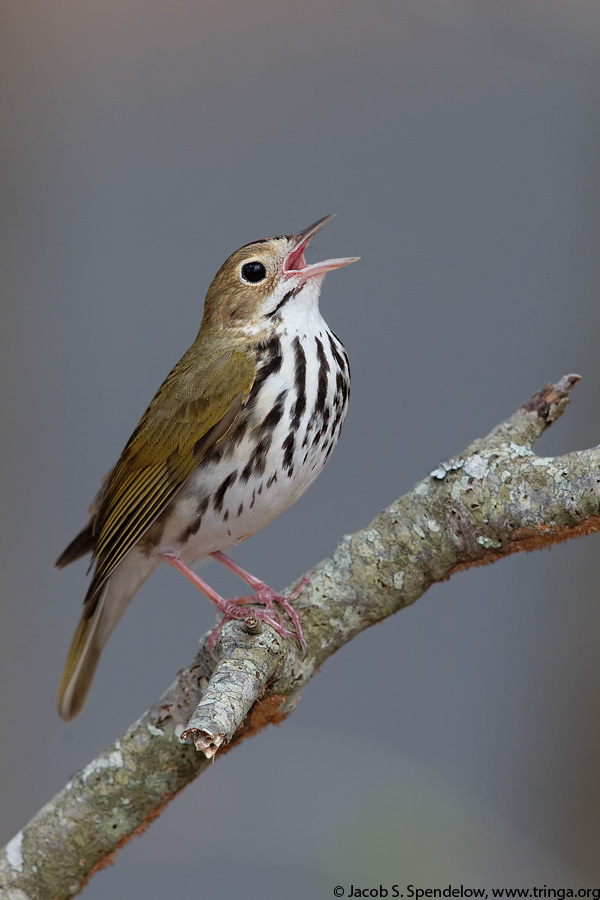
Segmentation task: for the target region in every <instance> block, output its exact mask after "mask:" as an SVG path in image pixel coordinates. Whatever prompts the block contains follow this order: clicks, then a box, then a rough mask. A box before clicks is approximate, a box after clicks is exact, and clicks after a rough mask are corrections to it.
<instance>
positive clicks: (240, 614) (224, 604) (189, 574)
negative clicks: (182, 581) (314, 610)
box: [161, 550, 293, 659]
mask: <svg viewBox="0 0 600 900" xmlns="http://www.w3.org/2000/svg"><path fill="white" fill-rule="evenodd" d="M161 556H162V557H163V559H166V561H167V562H168V563H170V564H171V565H172V566H173V567H174V568H175V569H177V570H178V571H179V572H181V574H182V575H185V577H186V578H188V579H189V580H190V581H191V582H192V584H195V585H196V587H197V588H199V589H200V590H201V591H202V593H203V594H205V595H206V596H207V597H208V599H209V600H212V602H213V603H214V604H215V606H216V607H217V609H219V610H220V611H221V612H222V613H223V616H224V618H223V619H222V621H221V622H219V624H218V625H217V627H216V628H215V629H214V630H213V632H212V634H211V635H210V637H209V639H208V650H209V652H210V655H211V656H212V657H213V659H215V655H214V647H215V645H216V643H217V638H218V636H219V632H220V630H221V628H222V627H223V625H224V624H225V622H226V621H227V620H228V619H247V618H248V617H250V616H252V615H254V616H256V618H257V619H260V620H261V621H263V622H266V623H267V624H268V625H270V626H271V627H272V628H274V629H275V631H277V632H278V634H280V635H282V637H289V636H291V635H292V634H293V632H291V631H288V629H287V628H285V627H284V626H283V625H282V624H281V623H280V622H278V621H277V620H276V619H275V618H273V616H271V615H269V611H270V610H269V611H267V610H260V609H254V608H253V607H249V606H245V607H244V606H243V605H242V604H245V603H247V602H248V601H250V602H251V600H252V598H251V597H236V598H234V599H233V600H225V599H224V598H223V597H221V595H220V594H217V592H216V591H215V590H213V588H211V586H210V585H209V584H207V583H206V581H204V580H203V579H202V578H200V576H199V575H197V574H196V573H195V572H194V571H193V569H190V567H189V566H188V565H186V563H184V561H183V560H182V559H181V558H180V557H179V556H178V555H177V554H176V553H173V552H171V551H170V550H165V551H164V552H163V553H161ZM271 608H272V604H271Z"/></svg>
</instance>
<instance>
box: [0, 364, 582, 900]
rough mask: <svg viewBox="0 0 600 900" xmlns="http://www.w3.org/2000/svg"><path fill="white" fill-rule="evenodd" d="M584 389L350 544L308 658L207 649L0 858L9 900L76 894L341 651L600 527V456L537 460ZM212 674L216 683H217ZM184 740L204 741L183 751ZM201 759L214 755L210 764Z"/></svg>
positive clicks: (279, 649) (318, 578)
mask: <svg viewBox="0 0 600 900" xmlns="http://www.w3.org/2000/svg"><path fill="white" fill-rule="evenodd" d="M578 380H579V378H578V376H576V375H569V376H565V377H564V378H562V379H561V380H560V381H559V382H558V383H557V384H555V385H547V386H546V388H544V389H543V390H542V391H540V392H538V393H537V394H535V395H534V396H533V397H532V398H531V400H530V401H529V402H528V403H526V404H524V405H523V406H522V407H521V408H520V409H519V410H518V411H517V412H516V413H515V414H514V415H513V416H511V418H510V419H508V420H507V421H505V422H503V423H502V424H501V425H499V426H498V427H497V428H495V429H494V430H493V431H492V432H491V433H490V434H489V435H488V436H487V437H486V438H483V439H481V440H477V441H475V442H474V443H473V444H471V445H470V446H469V447H468V448H467V449H466V450H465V452H464V453H462V454H461V455H460V456H456V457H454V458H452V459H449V460H446V462H444V463H442V464H440V465H439V466H437V467H436V468H435V469H434V470H433V471H432V472H431V473H430V474H429V475H427V476H426V477H425V478H423V480H422V481H420V482H419V483H418V484H417V485H416V486H415V487H414V488H413V490H412V491H410V492H409V493H408V494H405V495H404V496H403V497H400V499H399V500H396V501H395V502H394V503H392V505H391V506H389V507H388V508H387V509H385V510H383V512H381V513H380V514H379V515H378V516H377V517H376V518H375V519H374V520H373V522H371V523H370V524H369V525H368V526H367V528H365V529H363V530H361V531H359V532H357V533H356V534H353V535H349V536H347V537H345V538H343V540H342V541H341V542H340V544H339V545H338V547H337V548H336V549H335V551H334V552H333V553H332V555H331V556H330V557H329V558H328V559H326V560H324V561H323V562H321V563H320V564H319V565H318V566H316V568H315V569H314V571H313V573H312V577H311V580H310V584H309V585H308V587H307V588H306V589H305V590H304V591H303V593H302V594H301V596H300V597H299V599H298V600H297V601H296V603H295V605H296V608H297V609H298V611H299V613H300V615H301V618H302V627H303V630H304V634H305V637H306V640H307V644H308V653H307V654H306V656H305V658H302V657H301V655H300V652H299V651H298V649H297V647H296V644H295V642H294V641H292V640H288V641H284V640H283V639H282V638H281V637H280V636H279V635H276V634H275V633H274V632H273V631H272V630H271V629H269V628H268V627H267V626H264V625H263V626H262V628H261V631H260V633H259V634H252V633H251V632H253V631H255V630H256V629H255V627H254V625H253V623H251V622H247V623H242V622H232V623H228V624H227V625H226V626H225V627H224V628H223V629H222V632H221V638H220V642H219V655H220V661H219V664H218V665H217V667H216V668H215V663H214V662H213V661H212V660H211V659H210V657H209V655H208V653H207V651H206V637H205V638H204V639H203V640H202V642H201V645H200V650H199V653H198V655H197V657H196V658H195V659H194V661H193V662H192V664H191V665H190V666H189V667H188V668H186V669H183V670H182V671H181V672H180V673H179V675H178V677H177V680H176V681H175V682H174V684H173V685H172V686H171V687H170V688H169V689H168V691H167V692H166V693H165V695H164V696H163V697H162V698H161V699H160V700H159V701H158V702H157V703H156V704H155V706H153V707H152V708H151V709H150V710H148V712H146V713H145V714H144V715H143V716H142V718H141V719H139V720H138V721H137V722H135V723H134V724H133V725H132V726H131V727H130V728H129V729H128V730H127V731H126V732H125V734H124V735H123V736H122V737H121V738H120V739H119V740H118V741H116V742H115V743H114V744H113V745H112V746H111V747H109V749H108V750H106V751H105V752H104V753H103V754H102V755H101V756H99V757H98V758H97V759H95V760H94V761H93V762H91V763H90V764H89V765H88V766H86V768H85V769H84V770H83V771H82V772H79V773H78V774H77V775H76V776H75V777H74V778H73V779H72V781H70V782H69V783H68V784H67V785H66V786H65V788H63V790H62V791H60V792H59V793H58V794H57V795H56V797H54V799H53V800H51V801H50V803H48V804H47V805H46V806H45V807H44V808H43V809H41V810H40V812H39V813H38V814H37V815H36V816H35V817H34V818H33V819H32V820H31V822H30V823H29V824H28V825H27V826H26V827H25V828H24V829H23V830H22V831H21V832H19V834H18V835H17V836H16V837H15V838H13V840H12V841H11V842H10V843H9V844H8V845H7V847H6V848H5V849H4V851H3V852H0V896H2V897H3V898H4V897H6V898H9V900H28V898H32V900H33V898H36V900H50V898H57V900H59V898H67V897H71V896H73V894H75V893H76V892H77V891H78V890H80V888H81V887H82V886H83V884H84V883H85V881H86V880H87V879H88V878H89V877H90V876H91V875H92V874H93V873H94V872H95V871H96V870H97V869H98V868H101V867H102V866H103V865H106V864H107V862H110V861H111V860H112V857H113V855H114V853H115V851H116V850H117V849H118V848H119V847H120V846H122V845H123V844H124V843H126V842H127V841H128V840H129V839H130V838H131V837H132V836H133V835H135V834H137V833H139V832H140V831H142V830H143V829H144V828H145V827H146V826H147V825H148V824H149V823H150V822H151V821H152V820H153V819H154V818H155V817H156V816H157V815H158V814H159V813H160V811H161V809H162V807H163V806H164V805H165V804H166V803H167V802H168V801H169V800H170V799H172V797H174V796H175V794H177V792H178V791H179V790H181V788H182V787H183V786H184V785H185V784H187V783H188V782H189V781H190V780H191V779H193V778H195V777H196V776H197V775H198V774H200V772H201V771H202V770H203V769H204V768H205V767H206V766H207V765H208V757H209V756H212V755H214V753H215V752H216V750H217V749H218V748H219V747H221V750H220V753H223V752H225V751H226V750H227V749H229V748H231V747H233V746H235V745H237V744H238V743H239V741H240V740H241V739H242V738H243V737H245V736H247V735H249V734H252V733H253V732H255V731H258V730H259V729H261V728H263V727H264V726H265V725H266V724H268V723H270V722H278V721H281V720H282V719H283V718H284V717H285V716H286V715H287V714H288V713H289V712H290V711H291V709H292V708H293V706H294V705H295V703H296V702H297V700H298V698H299V695H300V691H301V690H302V687H303V686H304V684H306V682H307V681H308V679H309V678H310V677H311V676H312V675H313V673H314V672H315V670H316V669H317V668H318V667H319V666H320V665H322V663H323V662H324V660H325V659H327V657H328V656H330V655H331V654H332V653H333V652H334V651H335V650H337V649H338V647H340V646H342V644H344V643H346V642H347V641H349V640H351V639H352V638H353V637H354V635H356V634H357V633H358V632H359V631H362V630H363V629H364V628H367V627H368V626H369V625H373V624H374V623H375V622H378V621H381V619H384V618H385V617H386V616H389V615H391V614H392V613H394V612H396V611H397V610H399V609H401V608H402V607H404V606H408V605H409V604H411V603H414V601H415V600H416V599H417V598H418V597H420V596H421V594H423V592H424V591H426V590H427V588H428V587H430V586H431V585H432V584H433V583H434V582H437V581H443V580H444V579H446V578H448V577H449V576H451V575H452V574H453V573H454V572H456V571H457V570H459V569H464V568H468V567H469V566H472V565H480V564H483V563H490V562H494V561H495V560H497V559H499V558H500V557H502V556H506V555H508V554H510V553H513V552H515V551H518V550H532V549H536V548H538V547H539V548H541V547H546V546H549V545H550V544H552V543H553V542H555V541H560V540H563V539H565V538H567V537H574V536H578V535H582V534H587V533H589V532H591V531H596V530H598V529H600V450H599V449H597V448H595V449H591V450H583V451H578V452H575V453H569V454H566V455H564V456H559V457H552V458H549V457H548V458H541V457H538V456H536V455H535V454H534V453H533V450H532V447H533V445H534V444H535V442H536V441H537V439H538V438H539V437H540V435H541V434H542V433H543V431H544V430H545V429H546V428H547V427H548V426H549V425H550V424H552V422H554V421H555V420H556V419H557V418H558V417H559V416H560V415H561V413H562V412H563V410H564V408H565V406H566V404H567V403H568V400H569V394H570V392H571V391H572V389H573V387H574V386H575V385H576V384H577V381H578ZM213 670H214V671H213ZM184 732H185V733H186V736H188V737H189V738H190V739H191V740H193V741H194V744H195V745H194V744H192V743H183V742H182V741H181V740H180V736H181V735H182V734H183V733H184ZM196 747H198V748H199V749H200V750H203V751H204V752H198V750H197V749H196Z"/></svg>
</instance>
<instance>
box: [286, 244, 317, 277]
mask: <svg viewBox="0 0 600 900" xmlns="http://www.w3.org/2000/svg"><path fill="white" fill-rule="evenodd" d="M309 240H310V238H309V239H308V240H306V241H302V243H301V244H298V246H297V247H296V249H295V250H292V252H291V253H290V254H289V255H288V257H287V258H286V261H285V264H284V268H283V270H284V272H301V271H302V269H303V268H304V266H305V265H306V260H305V259H304V251H305V250H306V248H307V247H308V242H309Z"/></svg>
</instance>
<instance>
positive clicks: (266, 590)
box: [211, 550, 310, 656]
mask: <svg viewBox="0 0 600 900" xmlns="http://www.w3.org/2000/svg"><path fill="white" fill-rule="evenodd" d="M211 556H212V557H213V559H216V560H217V561H218V562H220V563H223V565H224V566H226V567H227V568H228V569H229V570H230V571H231V572H235V574H236V575H238V576H239V577H240V578H241V579H242V581H245V582H246V584H248V585H250V587H251V588H252V589H253V590H254V591H256V596H257V597H258V601H259V603H263V604H264V605H265V606H266V608H267V609H268V611H269V612H274V611H275V607H274V602H277V603H278V604H279V606H281V608H282V609H284V610H285V611H286V613H287V614H288V615H289V617H290V619H291V620H292V622H293V623H294V627H295V629H296V640H297V641H298V644H299V645H300V649H301V650H302V653H303V655H304V656H306V641H305V639H304V634H303V632H302V625H301V624H300V617H299V615H298V613H297V612H296V610H295V609H294V607H293V606H292V604H291V603H290V600H295V599H296V597H298V596H299V595H300V594H301V593H302V591H303V590H304V588H305V587H306V585H307V584H308V583H309V581H310V576H309V575H306V576H305V577H304V578H303V579H302V581H301V582H300V584H299V585H298V587H297V588H296V589H295V590H294V591H293V592H292V593H291V594H289V595H288V596H286V595H285V594H278V593H277V591H274V590H273V588H271V587H269V585H268V584H265V583H264V581H261V580H260V578H256V577H255V576H254V575H252V574H251V573H250V572H247V571H246V569H242V567H241V566H239V565H238V564H237V563H236V562H234V561H233V560H232V559H230V558H229V557H228V556H225V554H224V553H222V552H221V551H220V550H215V552H214V553H211ZM230 602H231V601H230Z"/></svg>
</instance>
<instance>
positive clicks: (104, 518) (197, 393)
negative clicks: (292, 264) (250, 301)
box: [88, 347, 255, 602]
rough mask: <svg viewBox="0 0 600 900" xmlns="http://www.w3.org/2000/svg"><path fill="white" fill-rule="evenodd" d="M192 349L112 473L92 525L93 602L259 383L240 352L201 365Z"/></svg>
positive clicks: (169, 380) (157, 396)
mask: <svg viewBox="0 0 600 900" xmlns="http://www.w3.org/2000/svg"><path fill="white" fill-rule="evenodd" d="M194 351H195V348H194V347H192V348H191V349H190V350H189V351H188V353H186V354H185V356H183V357H182V359H181V360H180V361H179V362H178V363H177V365H176V366H175V368H174V369H173V370H172V372H171V373H170V374H169V375H168V377H167V379H166V381H165V382H164V383H163V385H162V387H161V388H160V389H159V391H158V393H157V394H156V396H155V397H154V400H153V401H152V403H151V404H150V406H149V407H148V409H147V410H146V412H145V413H144V415H143V416H142V419H141V421H140V423H139V425H138V427H137V428H136V430H135V431H134V433H133V434H132V436H131V438H130V439H129V442H128V444H127V446H126V447H125V449H124V451H123V453H122V454H121V458H120V459H119V461H118V463H117V464H116V466H115V467H114V469H113V470H112V472H111V473H110V477H109V479H108V483H107V484H106V487H105V489H104V492H103V494H102V498H101V502H100V504H99V506H98V510H97V512H96V515H95V519H94V528H93V530H94V536H95V550H94V558H95V560H96V570H95V572H94V577H93V581H92V584H91V585H90V591H89V592H88V602H89V601H90V600H92V597H94V596H97V593H98V591H99V589H100V587H101V585H102V584H103V583H104V582H105V581H106V579H107V578H108V576H109V575H110V573H111V572H112V571H113V569H114V568H115V566H117V565H118V563H119V562H120V561H121V560H122V559H123V557H124V556H125V554H126V553H127V552H128V551H129V550H130V549H131V547H133V545H134V544H135V543H136V542H137V541H138V540H139V539H140V538H141V536H142V535H143V534H144V532H145V531H146V530H147V529H148V528H149V527H150V525H151V524H152V522H153V521H154V520H155V519H156V517H157V516H158V515H159V514H160V512H161V511H162V510H163V509H164V507H165V506H166V504H167V503H168V502H169V501H170V500H171V499H172V498H173V497H174V495H175V494H176V493H177V491H178V490H179V489H180V488H181V487H182V485H183V484H184V483H185V481H186V480H187V479H188V478H189V476H190V475H191V474H192V472H193V471H194V469H195V468H196V467H197V466H198V465H199V463H200V462H201V461H202V459H203V458H204V457H205V456H206V454H207V452H208V451H209V450H210V449H211V448H212V447H214V445H215V444H216V443H217V442H218V441H220V440H221V438H222V437H223V436H224V435H225V434H226V433H227V432H228V431H229V429H230V428H231V426H232V425H233V423H234V421H235V419H236V417H237V415H238V413H239V412H240V410H241V408H242V405H243V403H244V401H245V399H246V397H247V396H248V393H249V392H250V389H251V387H252V384H253V382H254V373H255V368H254V365H253V363H252V362H251V360H250V359H249V358H248V357H247V356H246V355H244V354H243V353H241V352H240V351H237V350H233V351H232V350H229V351H225V352H223V353H221V354H220V355H218V356H216V358H213V359H211V360H209V361H208V362H202V361H200V362H199V361H198V356H197V353H195V352H194Z"/></svg>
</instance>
